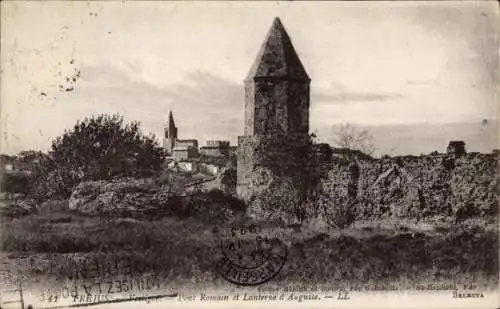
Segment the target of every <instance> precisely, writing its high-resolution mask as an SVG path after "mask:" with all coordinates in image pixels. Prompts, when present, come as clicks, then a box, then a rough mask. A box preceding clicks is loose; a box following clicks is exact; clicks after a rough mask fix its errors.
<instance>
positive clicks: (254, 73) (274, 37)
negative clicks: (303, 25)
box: [245, 17, 310, 81]
mask: <svg viewBox="0 0 500 309" xmlns="http://www.w3.org/2000/svg"><path fill="white" fill-rule="evenodd" d="M258 77H289V78H293V79H298V80H307V81H309V80H310V78H309V76H308V75H307V73H306V70H305V69H304V66H303V65H302V63H301V62H300V59H299V56H298V55H297V52H296V51H295V48H294V47H293V45H292V41H291V40H290V37H289V36H288V33H287V32H286V30H285V28H284V27H283V24H282V23H281V20H280V19H279V18H278V17H276V18H275V19H274V22H273V25H272V26H271V29H270V30H269V32H268V33H267V36H266V39H265V40H264V44H262V47H261V48H260V51H259V53H258V55H257V58H256V59H255V62H254V64H253V66H252V68H251V69H250V72H249V73H248V75H247V77H246V78H245V81H250V80H253V79H254V78H258Z"/></svg>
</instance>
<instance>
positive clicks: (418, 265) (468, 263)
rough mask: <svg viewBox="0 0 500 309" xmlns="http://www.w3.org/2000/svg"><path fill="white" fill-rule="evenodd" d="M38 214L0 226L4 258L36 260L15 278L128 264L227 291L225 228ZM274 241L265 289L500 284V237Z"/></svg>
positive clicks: (287, 236) (290, 235)
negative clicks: (281, 244)
mask: <svg viewBox="0 0 500 309" xmlns="http://www.w3.org/2000/svg"><path fill="white" fill-rule="evenodd" d="M45 207H47V209H46V211H42V212H40V213H39V214H37V215H30V216H26V217H22V218H18V219H15V220H13V221H8V222H2V228H3V231H2V233H1V235H2V251H7V252H10V253H11V255H13V256H15V255H16V254H22V255H25V254H26V253H28V254H30V255H31V256H33V258H34V259H35V261H36V263H35V264H33V265H36V267H35V268H33V267H26V268H23V269H22V271H24V272H26V271H27V272H28V273H25V274H24V275H25V276H26V277H27V278H33V277H36V276H38V275H40V274H50V275H51V276H54V277H55V278H58V279H61V280H65V278H67V277H68V276H69V275H71V272H70V271H71V269H68V265H69V264H71V263H73V264H72V265H73V266H72V267H73V268H74V269H82V267H81V266H82V265H86V264H89V265H90V263H92V261H93V260H94V259H105V260H118V261H125V260H127V261H129V262H130V263H132V264H133V265H137V267H140V269H137V271H138V272H144V271H149V272H154V273H155V274H158V276H165V280H167V282H169V283H171V284H182V283H183V282H191V283H193V282H197V283H200V284H202V283H203V282H207V280H209V281H210V282H212V283H215V284H224V283H225V281H224V279H222V278H221V277H220V276H219V275H217V272H216V271H215V268H214V262H215V261H214V260H213V259H214V253H215V250H217V241H218V238H217V236H216V234H214V232H213V230H214V228H218V229H224V228H227V229H231V227H232V225H228V224H213V223H211V222H210V221H209V220H203V219H202V218H191V219H186V220H177V219H175V218H162V219H159V220H154V221H147V220H134V219H116V218H109V219H104V218H95V217H84V216H81V215H77V214H74V213H71V212H68V211H67V208H65V207H63V205H62V204H61V203H59V204H57V205H51V206H50V207H49V206H48V205H46V206H45ZM49 210H50V212H49ZM353 231H354V230H353ZM273 232H274V233H279V235H281V237H282V239H283V240H287V241H288V242H289V255H288V258H287V262H286V264H285V267H284V268H283V270H282V271H281V272H280V274H279V275H278V276H277V277H276V278H275V279H273V281H272V282H271V283H270V284H288V285H290V284H293V283H297V284H336V283H342V284H345V285H353V284H357V285H360V286H369V285H373V284H390V283H391V282H401V284H403V285H402V286H401V287H405V286H404V284H406V285H407V286H406V287H408V288H414V284H415V283H417V282H442V281H445V280H452V281H453V283H456V284H458V283H460V282H463V283H465V282H467V281H468V283H481V282H487V283H488V284H491V283H497V281H498V276H497V274H498V259H497V254H498V235H497V230H492V229H485V228H482V227H478V226H475V225H471V226H469V225H463V226H453V227H451V228H450V230H447V231H434V232H432V233H426V232H415V231H390V232H387V231H385V232H384V231H380V230H378V231H377V230H375V231H371V232H370V233H365V234H359V235H358V234H353V233H350V234H340V235H331V234H317V235H316V236H314V237H312V236H307V235H308V234H307V233H305V232H304V233H294V232H292V231H290V230H287V229H286V228H279V227H273V228H272V229H269V232H268V233H273ZM269 235H270V234H269ZM65 253H77V255H73V254H70V255H68V254H65ZM75 256H79V258H78V259H76V258H75ZM304 265H307V267H304Z"/></svg>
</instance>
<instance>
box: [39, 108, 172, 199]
mask: <svg viewBox="0 0 500 309" xmlns="http://www.w3.org/2000/svg"><path fill="white" fill-rule="evenodd" d="M164 158H165V153H164V151H163V149H162V148H161V147H159V145H158V142H157V140H156V139H155V137H154V136H153V135H151V136H144V135H143V134H142V132H141V131H140V129H139V123H137V122H132V123H129V124H126V125H124V124H123V118H122V117H121V116H118V115H113V116H109V115H99V116H94V117H91V118H85V120H84V121H82V122H77V123H76V125H75V126H74V127H73V129H72V130H67V131H65V132H64V134H63V135H62V136H60V137H58V138H56V139H55V140H54V141H53V142H52V149H51V151H50V152H49V156H48V158H46V160H45V161H44V162H43V164H40V169H41V170H40V171H39V172H38V173H36V174H38V175H40V177H39V178H38V179H37V186H36V188H35V190H34V192H35V193H36V194H37V195H39V196H41V197H42V198H48V197H54V196H60V197H69V195H70V194H71V191H72V189H73V187H74V186H75V185H76V184H78V183H80V182H81V181H87V180H108V179H112V178H114V177H125V176H132V177H138V176H140V177H144V176H150V175H153V174H154V173H155V172H156V171H158V170H160V169H161V165H162V163H163V161H164Z"/></svg>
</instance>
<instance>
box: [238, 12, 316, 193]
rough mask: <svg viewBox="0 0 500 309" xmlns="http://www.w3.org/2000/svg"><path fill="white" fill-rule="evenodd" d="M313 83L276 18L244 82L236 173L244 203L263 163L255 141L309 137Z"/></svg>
mask: <svg viewBox="0 0 500 309" xmlns="http://www.w3.org/2000/svg"><path fill="white" fill-rule="evenodd" d="M310 81H311V80H310V78H309V76H308V75H307V73H306V71H305V69H304V67H303V65H302V63H301V61H300V59H299V57H298V55H297V52H296V51H295V48H294V47H293V45H292V42H291V40H290V37H289V36H288V34H287V32H286V30H285V28H284V27H283V24H282V23H281V21H280V19H279V18H276V19H275V20H274V22H273V24H272V26H271V29H270V30H269V32H268V34H267V36H266V38H265V40H264V43H263V45H262V47H261V49H260V51H259V53H258V55H257V58H256V60H255V63H254V65H253V66H252V68H251V69H250V72H249V73H248V75H247V78H246V79H245V81H244V84H245V127H244V136H239V137H238V171H237V193H238V195H239V196H240V197H241V198H243V199H244V200H247V201H248V199H249V198H250V197H251V196H252V194H254V193H255V192H253V188H252V177H253V171H254V170H255V169H256V168H257V167H258V166H259V164H260V162H258V160H257V158H258V157H259V156H257V155H256V147H255V146H256V142H257V141H258V140H259V139H260V138H264V137H265V138H268V139H269V138H271V139H272V138H273V137H274V136H278V134H277V132H283V133H284V134H286V135H287V136H307V135H308V134H309V85H310ZM262 151H266V150H265V149H263V150H262ZM274 151H276V150H274ZM287 151H290V149H289V150H287Z"/></svg>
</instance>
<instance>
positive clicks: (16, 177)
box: [0, 173, 30, 194]
mask: <svg viewBox="0 0 500 309" xmlns="http://www.w3.org/2000/svg"><path fill="white" fill-rule="evenodd" d="M29 184H30V177H29V175H28V174H27V173H5V174H3V175H2V177H1V180H0V191H1V192H8V193H22V194H26V193H28V191H29Z"/></svg>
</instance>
